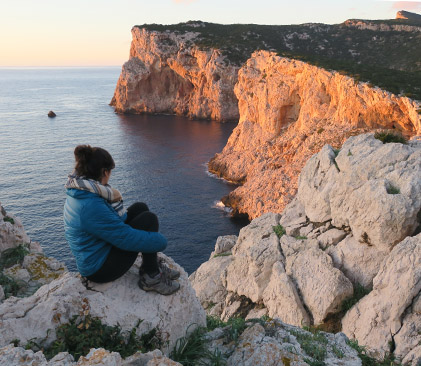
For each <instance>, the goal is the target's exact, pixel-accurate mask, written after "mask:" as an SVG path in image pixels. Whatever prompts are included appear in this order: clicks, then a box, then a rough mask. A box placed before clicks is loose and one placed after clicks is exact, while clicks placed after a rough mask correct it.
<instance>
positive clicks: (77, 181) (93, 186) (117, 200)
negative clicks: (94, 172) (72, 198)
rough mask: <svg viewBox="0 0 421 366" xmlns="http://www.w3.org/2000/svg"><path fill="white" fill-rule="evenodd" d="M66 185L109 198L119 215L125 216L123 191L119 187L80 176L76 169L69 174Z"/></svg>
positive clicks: (108, 200) (66, 186)
mask: <svg viewBox="0 0 421 366" xmlns="http://www.w3.org/2000/svg"><path fill="white" fill-rule="evenodd" d="M64 187H65V188H75V189H80V190H81V191H88V192H92V193H95V194H97V195H98V196H100V197H102V198H104V199H105V200H107V202H108V203H109V204H110V205H111V207H112V208H113V209H114V210H116V211H117V213H118V215H119V216H123V215H124V214H125V213H126V209H125V208H124V206H123V197H122V196H121V193H120V192H119V191H118V190H117V189H114V188H112V187H111V186H110V185H109V184H106V185H103V184H101V183H100V182H98V181H96V180H93V179H87V178H85V177H81V176H78V175H77V174H76V172H75V171H74V172H72V174H69V179H68V180H67V182H66V184H65V185H64Z"/></svg>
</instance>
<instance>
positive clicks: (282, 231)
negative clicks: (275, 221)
mask: <svg viewBox="0 0 421 366" xmlns="http://www.w3.org/2000/svg"><path fill="white" fill-rule="evenodd" d="M272 228H273V231H274V232H275V234H276V235H278V238H281V237H282V236H283V235H284V234H285V233H286V231H285V229H284V227H283V226H282V225H276V226H272Z"/></svg>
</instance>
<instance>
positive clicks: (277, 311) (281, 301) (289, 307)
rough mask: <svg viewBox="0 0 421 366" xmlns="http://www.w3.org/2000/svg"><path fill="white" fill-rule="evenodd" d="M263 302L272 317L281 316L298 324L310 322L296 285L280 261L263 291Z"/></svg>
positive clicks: (290, 322)
mask: <svg viewBox="0 0 421 366" xmlns="http://www.w3.org/2000/svg"><path fill="white" fill-rule="evenodd" d="M263 302H264V304H265V306H266V307H267V309H268V313H269V316H270V317H272V318H279V319H281V320H282V321H283V322H284V323H287V324H292V325H296V326H303V325H306V324H307V325H308V324H310V318H309V316H308V314H307V312H306V311H305V309H304V307H303V304H302V302H301V299H300V297H299V295H298V293H297V290H296V288H295V285H294V283H293V282H292V281H291V279H290V278H289V277H288V275H287V274H286V272H285V268H284V266H283V264H282V263H280V262H277V263H275V264H274V265H273V267H272V276H271V277H270V281H269V284H268V285H267V287H266V289H265V291H264V293H263Z"/></svg>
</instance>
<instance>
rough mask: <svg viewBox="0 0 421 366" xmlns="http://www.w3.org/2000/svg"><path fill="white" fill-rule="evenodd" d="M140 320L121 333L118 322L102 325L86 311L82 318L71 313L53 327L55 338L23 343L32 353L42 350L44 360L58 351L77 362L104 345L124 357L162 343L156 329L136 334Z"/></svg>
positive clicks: (154, 347)
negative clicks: (129, 329) (64, 321)
mask: <svg viewBox="0 0 421 366" xmlns="http://www.w3.org/2000/svg"><path fill="white" fill-rule="evenodd" d="M141 323H142V320H139V321H138V323H137V324H136V326H135V327H133V328H132V330H131V331H130V332H128V333H127V332H122V330H121V327H120V326H119V325H114V326H110V325H106V324H102V322H101V320H100V319H99V318H94V317H91V316H90V315H89V314H88V315H86V316H84V317H83V320H81V318H80V317H79V316H78V315H75V316H74V317H73V318H72V319H71V320H70V321H69V322H68V323H65V324H62V325H60V326H59V327H58V328H57V329H56V335H57V338H56V340H55V341H54V342H53V343H52V344H51V345H50V346H49V347H43V341H41V342H40V343H37V342H35V341H34V340H31V341H29V342H28V344H27V345H26V346H25V348H26V349H32V350H34V351H35V352H37V351H39V350H42V351H43V352H44V355H45V357H46V358H47V359H51V358H53V357H54V356H55V355H57V354H58V353H60V352H69V353H70V354H71V355H72V356H73V357H74V358H75V360H76V361H77V360H78V359H79V358H80V357H81V356H84V355H86V354H88V353H89V350H90V349H91V348H105V349H106V350H108V351H110V352H118V353H120V355H121V356H122V357H123V358H125V357H128V356H130V355H132V354H134V353H136V352H137V351H142V352H148V351H152V350H154V349H156V348H160V347H162V346H163V345H164V341H163V340H162V337H161V334H160V331H159V330H158V329H157V328H153V329H152V330H151V331H150V332H148V333H145V334H142V335H141V336H138V335H137V334H136V330H137V328H138V327H139V325H140V324H141Z"/></svg>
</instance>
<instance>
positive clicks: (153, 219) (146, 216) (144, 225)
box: [129, 211, 159, 232]
mask: <svg viewBox="0 0 421 366" xmlns="http://www.w3.org/2000/svg"><path fill="white" fill-rule="evenodd" d="M129 225H130V226H131V227H132V228H134V229H138V230H145V231H155V232H157V231H158V230H159V221H158V216H156V215H155V214H154V213H153V212H150V211H145V212H142V213H141V214H139V215H137V216H136V217H134V218H133V219H132V220H131V221H130V222H129Z"/></svg>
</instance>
